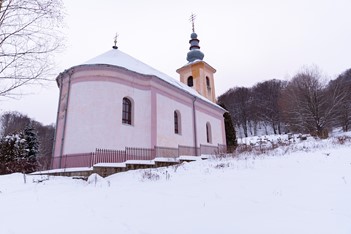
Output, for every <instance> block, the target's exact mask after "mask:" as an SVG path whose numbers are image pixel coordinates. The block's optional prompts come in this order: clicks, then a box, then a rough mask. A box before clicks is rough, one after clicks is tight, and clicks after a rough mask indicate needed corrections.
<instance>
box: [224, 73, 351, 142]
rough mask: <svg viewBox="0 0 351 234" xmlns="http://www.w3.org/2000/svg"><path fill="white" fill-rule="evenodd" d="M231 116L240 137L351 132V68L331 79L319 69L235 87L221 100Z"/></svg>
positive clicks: (322, 135) (321, 136)
mask: <svg viewBox="0 0 351 234" xmlns="http://www.w3.org/2000/svg"><path fill="white" fill-rule="evenodd" d="M218 103H219V104H221V105H223V106H225V108H226V109H227V110H228V112H229V113H230V115H231V119H232V121H233V125H234V127H235V130H236V132H237V137H248V136H250V135H258V132H263V134H282V133H288V132H292V133H301V134H311V135H313V136H317V137H320V138H326V137H328V133H329V132H330V131H331V130H332V129H333V128H341V129H342V130H343V131H349V130H350V127H351V126H350V124H351V69H348V70H346V71H344V72H343V73H341V74H340V75H338V76H337V78H336V79H334V80H329V81H328V79H327V78H326V77H325V76H323V74H322V72H321V71H320V70H319V69H318V68H317V67H308V68H304V69H302V70H301V71H300V72H298V73H297V74H296V75H295V76H293V77H292V78H291V80H288V81H283V80H277V79H272V80H267V81H264V82H260V83H257V84H256V85H254V86H253V87H249V88H247V87H233V88H231V89H229V90H228V91H227V92H225V93H224V94H222V95H221V96H219V97H218Z"/></svg>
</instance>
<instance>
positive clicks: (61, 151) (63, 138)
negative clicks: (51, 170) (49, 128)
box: [59, 69, 74, 168]
mask: <svg viewBox="0 0 351 234" xmlns="http://www.w3.org/2000/svg"><path fill="white" fill-rule="evenodd" d="M73 72H74V70H73V69H72V70H71V71H69V72H68V84H67V85H68V87H67V97H66V105H65V118H64V122H63V130H62V138H61V147H60V164H59V167H60V168H61V164H62V157H63V155H62V154H63V146H64V140H65V133H66V125H67V109H68V101H69V94H70V90H71V76H72V74H73ZM62 84H63V79H62ZM62 86H63V85H62ZM60 98H61V97H60Z"/></svg>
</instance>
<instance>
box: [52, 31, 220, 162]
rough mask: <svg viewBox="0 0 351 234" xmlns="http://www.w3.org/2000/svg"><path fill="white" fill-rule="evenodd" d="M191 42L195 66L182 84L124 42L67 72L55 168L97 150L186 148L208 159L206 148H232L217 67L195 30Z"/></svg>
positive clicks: (184, 72)
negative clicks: (124, 46) (218, 97)
mask: <svg viewBox="0 0 351 234" xmlns="http://www.w3.org/2000/svg"><path fill="white" fill-rule="evenodd" d="M189 43H190V50H189V52H188V53H187V63H186V64H185V65H184V66H182V67H181V68H179V69H177V70H176V71H177V73H179V76H180V81H178V80H176V79H174V78H172V77H170V76H168V75H166V74H164V73H162V72H160V71H158V70H156V69H154V68H152V67H150V66H149V65H147V64H145V63H143V62H141V61H139V60H137V59H136V58H133V57H132V56H130V55H128V54H126V53H124V52H122V51H121V50H120V49H119V48H118V47H117V45H116V40H115V45H114V46H113V47H112V49H111V50H109V51H107V52H105V53H103V54H101V55H99V56H97V57H95V58H92V59H91V60H89V61H87V62H85V63H83V64H81V65H78V66H74V67H71V68H69V69H67V70H65V71H64V72H62V73H60V74H59V75H58V77H57V78H56V81H57V84H58V87H59V90H60V95H59V104H58V112H57V121H56V133H55V140H54V149H53V166H52V167H53V168H60V167H63V165H62V158H63V157H66V158H67V155H83V157H84V155H89V154H90V153H94V152H96V150H97V149H109V150H125V149H126V147H128V148H131V147H133V148H136V149H154V148H155V147H163V148H165V149H178V148H179V147H181V146H182V147H187V148H194V151H192V153H191V154H194V155H200V154H201V153H204V152H202V151H201V147H202V148H204V149H205V148H206V147H207V148H208V147H214V148H216V147H219V146H224V145H225V142H226V139H225V129H224V118H223V114H224V113H225V110H224V109H223V108H221V107H220V106H218V105H217V104H216V95H215V83H214V73H215V72H216V70H215V69H214V68H213V67H211V66H210V65H209V64H207V63H206V62H205V61H204V60H203V58H204V54H203V53H202V51H201V50H200V46H199V39H198V36H197V34H196V33H195V31H194V29H193V32H192V33H191V38H190V41H189ZM164 152H165V151H164ZM159 154H161V155H154V157H156V156H157V157H162V156H164V155H162V153H159ZM72 165H73V164H72Z"/></svg>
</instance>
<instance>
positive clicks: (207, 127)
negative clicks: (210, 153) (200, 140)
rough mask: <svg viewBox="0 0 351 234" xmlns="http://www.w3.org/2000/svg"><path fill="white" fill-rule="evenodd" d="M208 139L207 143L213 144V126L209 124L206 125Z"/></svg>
mask: <svg viewBox="0 0 351 234" xmlns="http://www.w3.org/2000/svg"><path fill="white" fill-rule="evenodd" d="M206 139H207V143H212V132H211V124H210V123H209V122H207V123H206Z"/></svg>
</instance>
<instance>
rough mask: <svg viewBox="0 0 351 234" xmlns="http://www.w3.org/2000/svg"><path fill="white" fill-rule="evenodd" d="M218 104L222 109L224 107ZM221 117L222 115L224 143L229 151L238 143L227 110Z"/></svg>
mask: <svg viewBox="0 0 351 234" xmlns="http://www.w3.org/2000/svg"><path fill="white" fill-rule="evenodd" d="M219 105H220V106H221V107H222V108H223V109H226V107H225V105H224V104H221V103H220V104H219ZM223 117H224V127H225V136H226V144H227V147H228V149H229V150H230V151H231V150H232V149H235V147H236V146H237V145H238V142H237V139H236V133H235V129H234V125H233V122H232V118H231V116H230V114H229V112H226V113H224V115H223Z"/></svg>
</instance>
